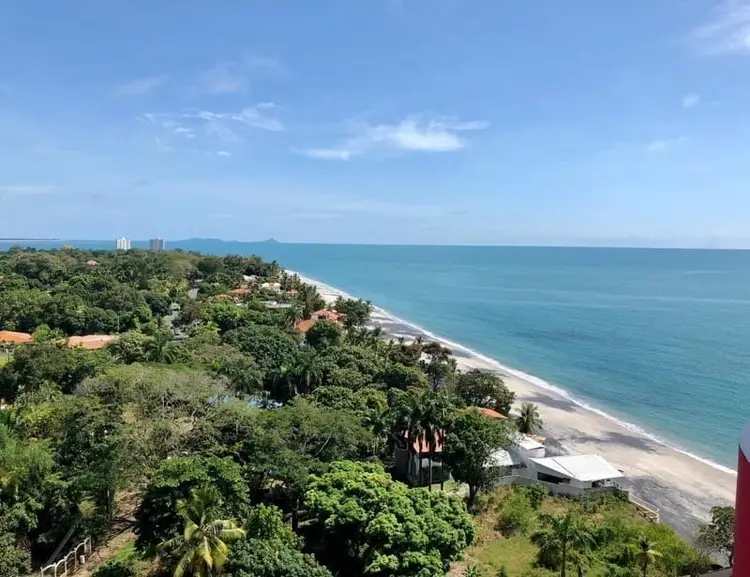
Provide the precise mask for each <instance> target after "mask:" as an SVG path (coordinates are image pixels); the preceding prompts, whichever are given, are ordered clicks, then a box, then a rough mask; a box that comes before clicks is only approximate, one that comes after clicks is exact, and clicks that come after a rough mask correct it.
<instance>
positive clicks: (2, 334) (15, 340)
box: [0, 331, 32, 344]
mask: <svg viewBox="0 0 750 577" xmlns="http://www.w3.org/2000/svg"><path fill="white" fill-rule="evenodd" d="M31 340H32V338H31V335H30V334H29V333H17V332H15V331H0V343H11V344H22V343H30V342H31Z"/></svg>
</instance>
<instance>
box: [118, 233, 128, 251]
mask: <svg viewBox="0 0 750 577" xmlns="http://www.w3.org/2000/svg"><path fill="white" fill-rule="evenodd" d="M117 250H130V239H128V238H125V237H124V236H123V237H121V238H118V239H117Z"/></svg>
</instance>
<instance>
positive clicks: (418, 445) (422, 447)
mask: <svg viewBox="0 0 750 577" xmlns="http://www.w3.org/2000/svg"><path fill="white" fill-rule="evenodd" d="M436 436H437V439H436V440H437V442H436V443H435V452H436V453H442V452H443V441H444V440H445V431H437V433H436ZM404 438H406V439H408V438H409V434H408V433H404ZM411 448H412V449H413V450H414V452H415V453H429V452H430V445H429V443H428V442H427V439H426V438H425V436H424V435H422V436H420V437H419V438H418V439H415V440H414V441H413V442H412V443H411Z"/></svg>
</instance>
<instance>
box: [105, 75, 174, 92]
mask: <svg viewBox="0 0 750 577" xmlns="http://www.w3.org/2000/svg"><path fill="white" fill-rule="evenodd" d="M166 81H167V77H166V76H145V77H143V78H136V79H135V80H131V81H130V82H126V83H125V84H120V85H119V86H115V88H114V90H113V92H114V94H115V95H116V96H146V95H147V94H151V93H152V92H153V91H154V90H155V89H156V88H158V87H159V86H161V85H162V84H164V83H165V82H166Z"/></svg>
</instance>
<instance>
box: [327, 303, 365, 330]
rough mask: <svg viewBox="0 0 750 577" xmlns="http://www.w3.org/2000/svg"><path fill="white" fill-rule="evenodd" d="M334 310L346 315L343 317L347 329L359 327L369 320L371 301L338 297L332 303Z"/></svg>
mask: <svg viewBox="0 0 750 577" xmlns="http://www.w3.org/2000/svg"><path fill="white" fill-rule="evenodd" d="M333 308H334V309H335V310H336V312H338V313H341V314H343V315H346V316H345V317H344V326H345V327H346V328H348V329H350V328H353V327H361V326H362V325H364V324H366V323H367V321H369V320H370V314H371V313H372V303H371V302H370V301H363V300H361V299H360V300H353V299H345V298H344V297H339V298H337V299H336V302H335V303H334V304H333Z"/></svg>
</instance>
